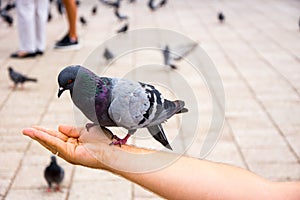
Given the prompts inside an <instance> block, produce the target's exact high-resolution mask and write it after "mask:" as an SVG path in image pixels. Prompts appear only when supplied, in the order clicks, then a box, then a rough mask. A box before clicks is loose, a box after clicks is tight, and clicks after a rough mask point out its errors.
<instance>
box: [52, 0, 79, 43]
mask: <svg viewBox="0 0 300 200" xmlns="http://www.w3.org/2000/svg"><path fill="white" fill-rule="evenodd" d="M63 3H64V6H65V8H66V12H67V18H68V24H69V30H68V33H67V34H66V35H65V36H64V37H63V38H62V39H61V40H59V41H58V42H56V44H55V48H56V49H79V48H80V45H79V43H78V37H77V27H76V19H77V6H76V2H75V0H63Z"/></svg>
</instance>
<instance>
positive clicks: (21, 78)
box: [8, 67, 37, 88]
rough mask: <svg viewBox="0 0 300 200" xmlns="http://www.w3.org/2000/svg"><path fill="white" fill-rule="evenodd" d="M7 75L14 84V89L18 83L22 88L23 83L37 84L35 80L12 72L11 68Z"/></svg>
mask: <svg viewBox="0 0 300 200" xmlns="http://www.w3.org/2000/svg"><path fill="white" fill-rule="evenodd" d="M8 74H9V77H10V79H11V80H12V81H13V82H14V88H16V87H17V85H18V84H19V83H20V84H21V85H22V86H23V83H25V82H26V81H32V82H37V79H36V78H29V77H27V76H25V75H23V74H21V73H19V72H16V71H14V70H13V68H12V67H9V68H8Z"/></svg>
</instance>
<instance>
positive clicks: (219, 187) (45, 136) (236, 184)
mask: <svg viewBox="0 0 300 200" xmlns="http://www.w3.org/2000/svg"><path fill="white" fill-rule="evenodd" d="M23 133H24V134H25V135H27V136H29V137H31V138H33V139H35V140H37V141H38V142H39V143H41V144H42V145H43V146H44V147H46V148H47V149H49V150H50V151H51V152H52V153H57V152H58V153H59V156H60V157H62V158H63V159H65V160H67V161H68V162H70V163H73V164H78V165H83V166H87V167H92V168H98V169H103V170H107V171H110V172H112V173H114V174H118V175H120V176H122V177H124V178H126V179H128V180H130V181H132V182H135V183H137V184H139V185H141V186H143V187H145V188H147V189H148V190H150V191H152V192H154V193H156V194H158V195H160V196H162V197H164V198H167V199H300V182H286V183H280V182H270V181H267V180H265V179H263V178H261V177H259V176H257V175H255V174H253V173H251V172H249V171H247V170H244V169H241V168H237V167H233V166H230V165H225V164H220V163H214V162H209V161H205V160H199V159H195V158H190V157H185V156H182V157H180V158H179V159H178V160H177V161H176V162H174V163H172V164H170V165H167V166H165V167H164V168H162V169H160V170H155V171H151V172H144V173H135V172H134V170H135V167H137V165H139V164H140V166H141V165H142V164H141V163H140V162H139V163H138V162H136V161H138V158H137V157H135V156H133V157H130V159H128V158H129V157H128V155H133V154H134V155H144V154H149V153H153V152H155V153H156V154H157V158H158V159H157V160H154V161H153V162H160V161H159V160H164V159H168V158H169V157H172V156H174V154H172V153H166V152H156V151H152V150H147V149H142V148H137V147H134V146H128V145H123V146H122V147H121V148H120V147H117V146H109V145H108V144H109V143H110V139H109V138H111V137H110V136H111V133H110V132H109V131H108V130H104V131H102V130H101V129H99V128H98V129H97V128H93V130H92V132H91V133H90V132H87V131H86V130H85V129H84V128H81V129H76V128H74V127H71V126H60V127H59V131H54V130H49V129H45V128H41V127H34V128H28V129H24V130H23ZM93 133H94V134H93ZM104 133H105V134H104ZM128 153H129V154H128ZM135 159H137V160H135ZM144 164H145V165H146V164H150V163H144ZM140 166H139V167H140ZM136 169H138V167H137V168H136ZM139 169H140V168H139Z"/></svg>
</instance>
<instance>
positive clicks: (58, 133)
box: [32, 126, 68, 142]
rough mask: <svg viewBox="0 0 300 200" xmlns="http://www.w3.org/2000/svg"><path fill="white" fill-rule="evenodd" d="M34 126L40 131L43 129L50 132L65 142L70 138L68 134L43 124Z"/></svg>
mask: <svg viewBox="0 0 300 200" xmlns="http://www.w3.org/2000/svg"><path fill="white" fill-rule="evenodd" d="M32 127H33V128H35V129H37V130H39V131H43V132H46V133H48V134H50V135H52V136H54V137H57V138H59V139H61V140H62V141H64V142H66V141H67V140H68V136H66V135H64V134H63V133H61V132H58V131H56V130H52V129H48V128H44V127H41V126H32Z"/></svg>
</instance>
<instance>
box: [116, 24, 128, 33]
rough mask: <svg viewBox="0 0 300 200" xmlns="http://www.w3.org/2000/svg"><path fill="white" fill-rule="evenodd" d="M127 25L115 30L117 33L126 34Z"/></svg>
mask: <svg viewBox="0 0 300 200" xmlns="http://www.w3.org/2000/svg"><path fill="white" fill-rule="evenodd" d="M128 27H129V24H128V23H127V24H125V25H124V26H122V27H121V28H120V29H119V30H117V33H126V32H127V30H128Z"/></svg>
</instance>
